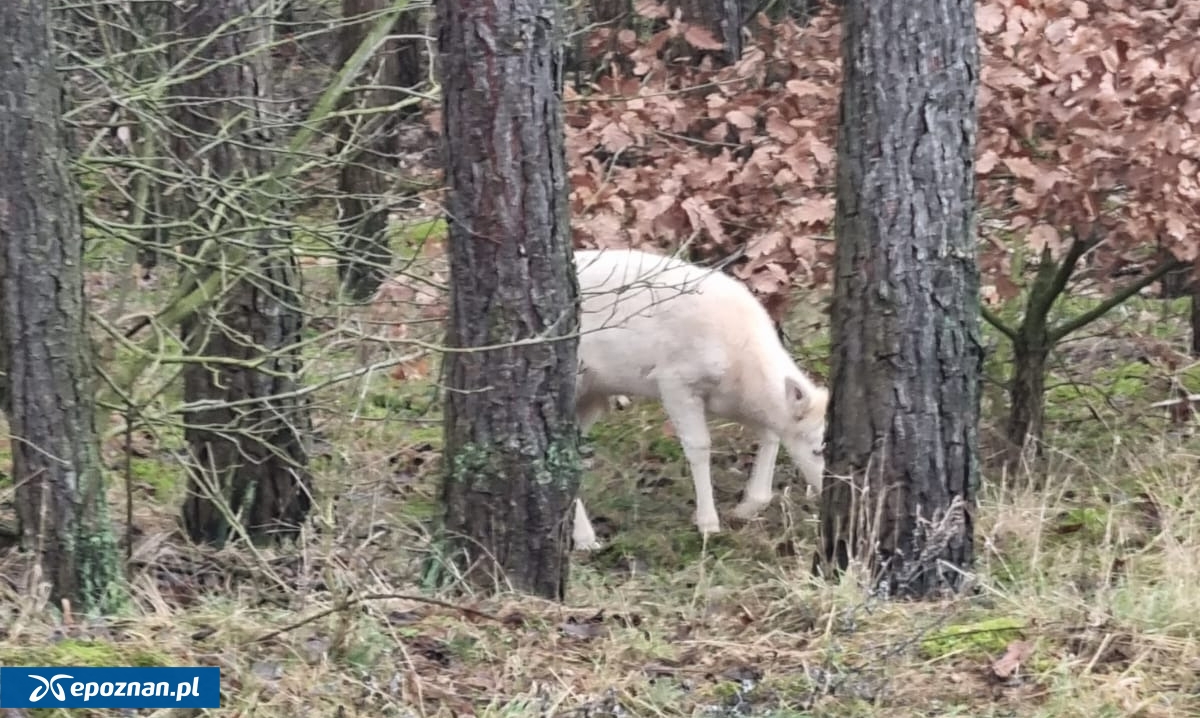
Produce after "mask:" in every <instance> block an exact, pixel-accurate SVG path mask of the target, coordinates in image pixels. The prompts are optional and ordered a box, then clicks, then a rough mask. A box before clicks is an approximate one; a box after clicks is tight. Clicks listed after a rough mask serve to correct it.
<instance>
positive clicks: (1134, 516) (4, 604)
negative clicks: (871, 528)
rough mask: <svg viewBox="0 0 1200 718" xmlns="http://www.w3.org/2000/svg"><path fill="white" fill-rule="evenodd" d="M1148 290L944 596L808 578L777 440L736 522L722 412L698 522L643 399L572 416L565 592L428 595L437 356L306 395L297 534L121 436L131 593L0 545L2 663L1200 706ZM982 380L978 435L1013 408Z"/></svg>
mask: <svg viewBox="0 0 1200 718" xmlns="http://www.w3.org/2000/svg"><path fill="white" fill-rule="evenodd" d="M311 271H314V272H315V271H318V270H317V269H316V268H313V269H312V270H311ZM1168 309H1170V307H1168ZM1176 309H1178V307H1176ZM1147 312H1153V313H1154V314H1153V316H1154V321H1153V322H1150V321H1149V320H1148V318H1147V314H1146V313H1147ZM1162 312H1163V309H1162V307H1161V306H1159V304H1158V303H1156V302H1151V301H1150V300H1141V299H1139V300H1135V302H1134V303H1133V304H1131V305H1130V307H1129V308H1127V309H1123V310H1122V311H1120V312H1117V313H1114V315H1113V316H1112V317H1110V318H1108V319H1106V321H1105V324H1104V325H1103V327H1100V328H1099V330H1098V332H1097V336H1098V337H1099V338H1097V339H1092V340H1090V341H1092V344H1091V345H1088V346H1086V347H1084V348H1083V349H1081V348H1080V346H1083V345H1081V344H1077V345H1075V346H1073V347H1064V348H1063V350H1062V351H1061V352H1060V361H1059V362H1057V363H1056V364H1055V368H1054V376H1053V377H1052V381H1051V382H1050V386H1051V395H1050V402H1049V406H1050V409H1051V412H1050V416H1049V424H1050V426H1049V433H1048V445H1047V449H1046V466H1043V467H1038V468H1036V469H1034V468H1032V467H1031V468H1028V469H1027V470H1025V471H1021V472H1018V473H1016V474H1014V475H1007V474H1003V473H999V472H997V471H994V470H992V469H990V468H987V469H985V471H984V484H983V486H982V488H981V491H980V495H979V505H978V509H977V512H976V516H975V528H976V531H975V555H976V563H975V566H974V567H973V574H972V576H971V579H970V581H969V584H970V586H971V590H969V591H967V592H965V593H964V594H963V595H961V596H959V597H958V598H955V599H953V600H946V601H939V602H919V603H906V602H894V601H885V600H881V599H879V598H876V597H873V596H871V595H870V594H869V592H867V591H866V590H865V589H864V583H863V581H862V577H861V575H860V574H859V572H858V571H857V570H852V571H851V572H849V573H848V574H846V575H845V576H843V577H842V579H841V580H840V581H837V582H825V581H821V580H817V579H816V578H814V577H813V576H812V574H811V570H810V567H811V561H812V554H813V550H814V537H815V532H816V528H815V518H816V517H815V509H816V507H815V506H814V505H813V504H812V502H810V501H806V500H805V499H804V492H803V482H802V481H800V480H799V478H798V475H797V473H796V470H795V468H794V467H792V466H791V465H790V464H789V463H788V462H787V460H786V457H785V456H784V455H781V457H780V462H779V467H778V471H777V477H778V478H777V482H776V484H777V488H778V489H779V491H778V493H777V498H776V501H775V502H774V503H773V504H772V506H771V507H770V508H769V509H768V510H767V511H766V512H764V514H763V515H762V516H761V517H760V518H758V519H756V520H755V521H753V522H750V523H748V524H745V525H738V524H734V523H732V522H731V520H730V514H729V511H730V509H731V508H732V506H733V505H734V504H735V503H736V502H737V500H738V498H739V497H738V492H739V490H740V487H741V486H742V485H743V483H744V481H745V479H746V478H747V476H748V473H749V469H750V466H751V464H752V461H753V455H754V453H753V452H754V448H755V447H754V445H753V443H752V441H751V437H750V436H749V435H748V434H745V433H743V432H742V431H741V430H740V429H739V428H737V427H736V426H732V425H725V424H722V423H720V422H718V421H714V422H713V426H714V434H713V436H714V449H713V457H714V458H713V462H714V483H715V490H716V496H717V501H718V506H719V508H720V509H721V510H722V512H723V519H724V520H725V530H724V532H723V533H722V534H720V535H718V536H716V537H713V538H710V540H709V541H707V542H704V541H702V540H701V539H700V537H699V536H698V535H697V533H696V532H695V530H694V528H693V527H692V525H691V523H690V515H691V510H692V504H691V502H692V488H691V482H690V480H689V479H688V477H687V470H686V465H685V462H684V461H683V459H682V455H681V452H680V451H679V448H678V445H677V443H676V442H675V441H674V439H673V438H672V436H671V434H670V433H669V432H668V431H666V422H665V419H664V416H663V414H662V412H661V410H660V409H659V408H658V407H657V406H656V405H654V404H647V403H636V404H634V405H633V406H631V407H629V408H627V409H625V410H623V411H615V412H613V413H612V414H610V415H609V416H608V417H607V418H606V419H605V420H604V421H602V422H601V423H600V424H599V425H597V426H596V428H595V429H594V431H593V432H592V433H591V434H590V435H589V437H587V440H586V442H585V455H586V464H585V468H586V478H585V485H584V487H583V495H584V498H585V501H586V502H587V504H588V508H589V512H590V513H591V514H592V517H593V521H594V523H595V525H596V528H597V530H598V533H599V535H600V538H601V540H602V542H603V543H604V548H603V549H601V550H599V551H597V552H594V553H591V554H586V555H576V556H575V559H574V563H573V567H572V573H571V586H570V591H569V595H568V597H567V600H566V602H565V603H564V604H562V605H557V604H553V603H549V602H544V601H540V600H536V599H530V598H528V597H521V596H517V595H513V594H512V593H511V592H506V591H504V590H503V587H501V589H502V590H501V591H500V593H499V594H498V595H497V596H494V597H484V596H475V595H471V594H469V593H468V596H467V597H466V598H462V597H461V596H460V597H458V598H450V594H449V593H447V594H444V595H441V596H440V597H439V595H436V594H434V593H432V592H429V591H427V590H425V588H424V586H423V584H422V574H421V569H422V566H423V562H424V559H425V558H426V557H427V547H428V546H429V533H428V532H429V526H430V521H431V519H433V518H434V517H435V516H436V515H437V513H438V512H439V511H440V507H439V504H438V500H437V486H436V480H437V476H438V471H439V467H440V462H441V456H440V450H441V440H442V437H441V424H440V421H439V415H438V404H437V391H436V385H435V382H436V380H437V376H436V368H435V367H434V366H433V365H426V366H423V367H419V369H420V370H417V369H414V370H412V371H410V372H409V373H408V374H405V375H404V377H403V378H397V375H396V374H395V373H393V372H388V371H380V372H377V373H374V374H371V375H369V376H366V377H364V378H363V379H362V380H361V381H355V382H351V383H350V384H348V385H341V386H334V387H328V388H326V389H322V390H320V391H319V392H317V393H316V394H315V397H316V399H315V402H314V411H315V414H316V418H315V424H316V426H317V432H318V435H319V442H318V443H319V448H320V450H319V451H317V452H315V458H314V468H315V470H316V474H317V482H316V483H317V488H318V491H319V496H318V502H317V505H316V507H315V508H314V510H313V512H312V519H311V521H310V526H309V529H308V531H307V532H306V534H305V536H304V537H303V539H302V540H301V541H300V542H299V545H288V546H280V547H274V548H266V549H264V548H259V549H255V550H253V551H251V550H244V549H237V548H227V549H225V550H223V551H221V552H219V553H213V552H210V551H203V550H200V549H197V548H194V547H190V546H188V545H186V544H185V542H184V541H183V540H182V539H181V537H180V535H179V533H178V529H177V527H176V514H177V510H178V505H179V501H180V500H181V496H182V493H181V492H182V490H183V487H182V486H181V485H180V484H181V483H182V481H183V478H182V472H181V470H180V469H179V466H178V463H177V462H176V461H175V460H174V459H173V458H172V456H173V454H172V452H173V451H175V450H178V449H179V448H181V447H180V443H179V442H180V440H181V438H180V436H179V435H178V433H177V432H176V433H174V434H172V433H171V432H164V433H162V434H161V435H159V436H157V437H156V438H154V439H153V440H152V441H151V440H147V441H149V443H150V444H152V446H149V447H137V448H139V451H138V454H137V458H136V459H135V460H134V461H133V462H132V463H131V475H130V477H129V478H130V482H129V483H128V485H127V484H126V482H125V480H124V478H125V477H124V475H123V473H122V472H123V466H124V464H123V461H122V459H121V457H122V451H123V447H122V445H121V444H120V442H119V441H116V440H110V441H109V443H108V444H107V445H106V447H105V450H106V456H107V457H108V458H109V465H110V468H111V470H112V473H113V479H114V480H113V482H112V487H111V499H112V501H113V505H114V506H124V505H125V492H126V489H127V486H128V487H129V488H130V489H131V490H132V491H133V492H134V500H135V511H134V515H133V526H132V529H133V530H132V531H127V528H128V527H126V526H125V525H124V517H120V522H121V524H122V525H121V526H120V528H119V530H120V532H121V535H126V534H128V535H131V536H132V537H133V540H134V546H133V550H132V560H131V561H130V579H131V585H132V586H133V591H134V604H133V608H132V609H131V610H130V611H129V613H128V614H127V615H122V616H116V617H112V618H109V619H107V620H99V619H96V620H93V619H90V618H88V617H85V616H79V615H73V614H66V615H64V614H63V612H62V611H60V610H59V609H58V607H55V606H50V605H48V604H47V603H46V601H45V598H44V594H42V593H38V592H36V591H35V592H32V593H31V592H29V591H27V590H25V589H24V588H22V587H23V586H25V585H26V583H25V582H26V580H27V578H28V571H29V567H28V565H27V564H26V563H25V557H24V556H23V555H21V554H20V553H19V552H17V551H16V550H15V549H11V550H7V551H5V552H4V553H3V554H2V555H0V575H2V576H4V577H5V579H6V580H5V581H4V582H0V594H3V595H2V597H0V614H3V626H4V627H5V629H4V632H3V635H2V638H0V663H3V664H4V665H13V664H39V663H58V664H60V665H68V664H70V665H111V664H113V663H122V664H129V665H194V664H205V665H218V666H220V667H221V669H222V691H223V698H222V701H223V707H222V708H221V709H219V710H215V711H211V714H213V715H231V716H232V715H238V716H251V715H253V716H289V717H290V716H294V715H301V714H311V715H321V716H354V715H362V716H430V717H432V716H462V715H478V716H496V717H499V716H597V717H598V716H711V717H714V718H716V717H721V716H756V717H760V718H766V717H774V718H784V717H799V716H901V715H903V716H918V715H919V716H957V715H962V716H968V715H969V716H1045V717H1047V718H1050V717H1052V716H1053V717H1056V718H1057V717H1066V716H1087V717H1088V718H1098V717H1100V716H1132V715H1137V716H1186V715H1197V714H1200V679H1198V678H1197V676H1198V675H1200V673H1198V670H1200V645H1198V644H1197V642H1196V635H1195V634H1196V630H1197V628H1196V626H1197V621H1196V619H1195V617H1196V616H1197V615H1200V599H1198V598H1197V591H1196V586H1197V585H1200V519H1198V518H1197V516H1196V512H1195V508H1196V507H1197V506H1200V465H1198V464H1197V456H1196V446H1195V442H1194V441H1193V440H1192V438H1191V434H1190V426H1191V424H1190V423H1188V422H1184V423H1176V424H1172V423H1169V422H1167V421H1166V420H1165V419H1164V416H1163V414H1162V410H1161V409H1153V408H1151V407H1150V404H1152V403H1154V402H1155V401H1158V400H1160V399H1163V398H1164V397H1169V396H1171V395H1170V393H1169V388H1170V386H1171V385H1172V382H1173V381H1176V382H1177V381H1179V377H1181V376H1182V377H1184V379H1183V381H1185V382H1186V381H1190V379H1189V378H1188V377H1190V376H1191V374H1189V373H1188V372H1191V368H1190V367H1187V366H1184V367H1179V366H1176V367H1175V368H1173V369H1170V370H1168V369H1165V368H1163V366H1162V365H1161V364H1160V363H1158V362H1156V361H1155V360H1154V359H1153V357H1151V358H1150V359H1147V358H1146V357H1147V356H1149V355H1150V353H1149V352H1148V351H1146V350H1143V349H1142V348H1139V347H1140V346H1141V345H1142V344H1145V342H1163V341H1170V340H1171V338H1172V337H1182V336H1184V335H1183V334H1182V331H1183V330H1182V325H1183V319H1182V318H1181V317H1180V316H1179V313H1178V312H1177V311H1175V312H1173V313H1171V314H1170V315H1164V314H1163V313H1162ZM826 321H827V320H826V315H825V313H824V311H823V310H822V300H821V299H820V298H804V297H799V298H798V299H797V301H796V304H795V310H794V312H793V316H792V317H791V319H790V320H789V322H788V325H787V326H786V332H785V334H786V335H787V338H788V341H789V344H790V346H791V349H792V351H793V353H794V354H795V355H796V356H798V357H801V358H802V362H803V363H804V365H805V366H806V368H808V369H810V370H811V371H812V372H813V373H814V374H816V375H817V376H818V377H821V378H824V377H825V376H826V375H827V367H825V366H824V364H823V362H824V361H825V357H826V356H827V355H828V336H827V332H826V331H825V327H824V322H826ZM1139 322H1142V324H1139ZM1163 322H1168V323H1173V325H1174V326H1175V328H1176V329H1177V330H1178V331H1177V333H1175V334H1169V333H1167V334H1164V333H1163V327H1162V323H1163ZM1146 324H1150V325H1152V327H1153V332H1149V331H1145V325H1146ZM1179 341H1182V340H1179ZM997 346H998V345H996V344H995V343H994V342H993V352H992V354H991V355H990V359H989V365H988V371H989V381H992V382H995V381H1001V380H1002V379H1003V376H1002V373H1003V368H1004V367H1003V352H1002V350H998V349H997V348H996V347H997ZM1155 346H1157V345H1155ZM364 351H365V350H363V349H362V348H361V347H352V348H345V349H344V350H341V351H340V353H339V352H332V353H325V354H322V355H321V356H320V357H318V358H314V359H313V360H312V367H313V371H314V372H316V373H317V374H318V375H332V374H335V373H337V372H338V371H344V370H345V369H346V368H347V367H352V366H355V365H357V364H361V363H362V362H364V361H377V360H379V359H380V357H382V356H385V355H386V353H387V351H389V350H387V349H386V348H375V349H371V350H370V351H367V352H366V354H364ZM1192 390H1193V391H1195V389H1192ZM989 392H990V393H989V394H988V397H989V398H988V400H987V401H986V402H985V422H984V424H985V427H984V428H985V430H986V429H988V428H990V427H994V426H996V425H997V424H998V423H999V421H1000V419H1001V412H1002V411H1003V408H1004V407H1003V402H1002V401H997V398H1000V399H1002V396H1001V395H998V394H996V393H995V391H994V388H992V389H989ZM985 434H986V431H985ZM117 439H120V437H117ZM114 441H115V443H114ZM0 459H4V460H5V461H7V456H6V455H0ZM0 468H2V469H3V470H4V471H5V472H7V470H8V467H7V466H5V467H0ZM796 487H800V488H799V490H797V488H796ZM0 492H9V493H6V494H4V495H3V496H0V498H4V499H7V498H10V493H11V487H10V486H0ZM459 588H462V587H460V586H451V587H450V589H448V590H451V589H459ZM1014 642H1023V643H1024V644H1026V645H1027V646H1028V647H1029V653H1028V655H1027V656H1026V657H1025V658H1024V660H1022V661H1021V663H1020V666H1019V668H1018V669H1017V670H1016V671H1014V672H1013V673H1012V675H1010V676H1008V677H1007V678H1005V679H1001V678H998V677H996V674H995V671H994V670H993V668H992V665H993V662H994V661H996V660H997V659H998V658H1000V657H1001V656H1003V655H1004V654H1005V653H1006V651H1008V650H1009V649H1010V647H1011V646H1012V645H1013V644H1014ZM38 714H45V715H53V712H45V711H42V712H39V713H38ZM95 714H96V715H100V714H101V713H100V712H96V713H95ZM63 715H65V713H63ZM72 715H89V714H88V713H87V712H85V711H76V712H73V713H72Z"/></svg>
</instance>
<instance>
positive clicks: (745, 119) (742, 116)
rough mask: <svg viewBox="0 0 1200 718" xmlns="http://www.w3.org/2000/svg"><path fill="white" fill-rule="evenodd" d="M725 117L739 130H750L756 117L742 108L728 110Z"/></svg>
mask: <svg viewBox="0 0 1200 718" xmlns="http://www.w3.org/2000/svg"><path fill="white" fill-rule="evenodd" d="M725 119H726V120H727V121H728V122H729V124H731V125H733V126H734V127H736V128H738V129H739V130H748V129H750V128H751V127H754V118H753V117H751V116H750V115H749V114H747V113H746V112H743V111H742V110H730V111H729V112H726V113H725Z"/></svg>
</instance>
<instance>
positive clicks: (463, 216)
mask: <svg viewBox="0 0 1200 718" xmlns="http://www.w3.org/2000/svg"><path fill="white" fill-rule="evenodd" d="M557 12H558V10H557V8H556V3H555V1H554V0H538V1H537V2H531V3H516V4H513V3H505V2H496V0H440V1H439V3H438V26H439V38H438V49H439V59H438V63H439V73H440V75H441V82H442V93H443V98H444V99H443V102H444V115H443V117H444V127H443V132H444V137H445V141H446V143H447V144H446V150H447V160H446V166H447V177H448V180H449V185H450V191H449V195H448V197H447V219H448V222H449V239H450V251H449V255H450V267H451V269H450V287H451V291H450V296H451V300H450V321H449V328H448V335H447V343H448V345H449V346H450V347H458V348H471V347H486V346H489V345H508V346H505V347H504V348H497V349H489V350H474V351H467V352H461V351H451V352H448V353H447V356H446V360H445V377H446V378H445V382H446V384H447V389H448V392H447V397H446V406H445V433H446V448H445V451H446V467H447V469H446V475H445V477H444V484H443V500H444V503H445V512H446V513H445V530H446V535H447V540H448V541H449V542H450V543H451V545H450V548H451V555H452V556H454V558H455V559H456V560H457V561H459V562H460V565H461V567H462V569H463V570H464V571H467V572H468V576H469V580H471V581H472V582H473V583H475V584H476V585H478V586H480V587H483V588H485V589H487V588H494V587H496V586H497V584H496V583H494V581H496V580H497V578H499V580H501V581H505V580H506V581H508V582H511V585H512V586H513V587H515V588H516V589H517V590H521V591H527V592H531V593H535V594H538V595H541V596H544V597H549V598H556V597H561V596H562V595H563V591H564V590H565V586H566V582H567V577H568V553H567V552H568V548H569V541H570V538H569V537H570V531H569V519H570V512H569V511H568V507H569V505H570V503H571V501H572V499H574V497H575V492H576V490H577V489H578V484H579V477H580V465H579V457H578V438H579V437H578V430H577V428H576V426H575V420H574V408H575V407H574V404H575V401H574V398H575V397H574V395H575V373H576V366H577V365H576V362H577V359H576V351H577V346H578V340H577V339H575V338H570V339H562V338H560V337H570V336H571V335H572V334H574V332H575V331H576V330H577V326H578V317H577V315H576V303H577V300H578V293H579V289H578V282H577V280H576V278H575V273H574V268H573V266H572V261H571V245H570V236H569V224H568V214H567V212H568V205H567V194H566V175H565V166H564V155H563V120H562V104H561V103H562V95H561V92H562V84H561V83H562V80H561V76H560V74H559V67H560V63H559V60H560V52H561V51H560V45H559V43H560V38H559V31H558V17H557ZM522 341H527V342H529V343H526V344H516V345H515V346H514V345H513V343H515V342H522ZM497 570H498V571H500V572H502V573H503V574H504V576H503V577H496V576H495V575H494V572H495V571H497Z"/></svg>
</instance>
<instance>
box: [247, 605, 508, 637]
mask: <svg viewBox="0 0 1200 718" xmlns="http://www.w3.org/2000/svg"><path fill="white" fill-rule="evenodd" d="M388 599H398V600H402V601H415V602H417V603H426V604H429V605H431V606H438V607H440V608H445V609H449V610H451V611H458V612H460V613H465V614H467V615H468V616H475V617H477V618H486V619H488V620H489V621H495V622H497V623H503V622H504V619H502V618H500V617H499V616H497V615H496V614H494V613H488V612H486V611H479V610H476V609H474V608H467V607H466V606H456V605H454V604H453V603H447V602H446V601H439V600H438V599H436V598H426V597H425V596H413V595H411V594H407V593H369V594H366V595H364V596H356V597H354V598H348V599H345V600H343V601H339V602H338V603H336V604H334V605H333V606H331V607H330V608H327V609H325V610H323V611H319V612H317V613H315V614H313V615H311V616H309V617H308V618H302V619H300V620H299V621H296V622H295V623H290V624H288V625H286V626H284V627H283V628H278V629H276V630H274V631H271V632H270V633H266V634H264V635H262V636H259V637H258V638H256V639H254V640H253V641H250V642H251V643H262V642H263V641H266V640H269V639H271V638H274V637H276V636H278V635H281V634H284V633H288V632H290V631H294V630H296V629H297V628H300V627H302V626H306V625H308V624H310V623H312V622H313V621H318V620H320V619H322V618H325V617H326V616H328V615H331V614H334V613H337V612H339V611H345V610H346V609H347V608H353V607H354V606H355V605H357V604H359V603H365V602H367V601H384V600H388Z"/></svg>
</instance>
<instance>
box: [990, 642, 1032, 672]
mask: <svg viewBox="0 0 1200 718" xmlns="http://www.w3.org/2000/svg"><path fill="white" fill-rule="evenodd" d="M1032 655H1033V644H1032V643H1030V642H1029V641H1013V642H1012V643H1009V644H1008V648H1007V649H1006V650H1005V651H1004V655H1003V656H1000V657H999V658H997V659H996V660H995V661H992V675H993V676H995V677H996V678H999V679H1001V680H1007V679H1009V678H1012V677H1013V676H1014V675H1015V674H1016V672H1017V671H1018V670H1020V668H1021V664H1022V663H1024V662H1025V661H1028V660H1029V658H1030V656H1032Z"/></svg>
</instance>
